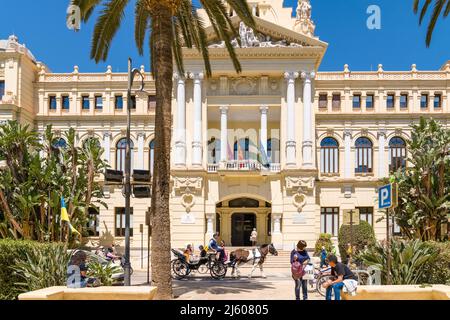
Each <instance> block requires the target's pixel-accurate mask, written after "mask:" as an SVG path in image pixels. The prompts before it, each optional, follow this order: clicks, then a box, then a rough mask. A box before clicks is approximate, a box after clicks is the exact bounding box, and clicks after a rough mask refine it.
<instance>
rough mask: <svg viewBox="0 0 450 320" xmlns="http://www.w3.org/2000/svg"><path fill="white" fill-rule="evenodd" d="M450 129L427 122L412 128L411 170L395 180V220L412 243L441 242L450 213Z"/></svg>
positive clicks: (408, 168) (399, 173)
mask: <svg viewBox="0 0 450 320" xmlns="http://www.w3.org/2000/svg"><path fill="white" fill-rule="evenodd" d="M449 150H450V129H446V128H445V127H444V126H443V125H442V124H440V123H439V122H437V121H435V120H433V119H429V120H426V119H424V118H421V119H420V123H419V124H418V125H413V126H412V137H411V140H410V141H408V152H409V154H410V157H409V158H408V167H407V169H406V170H399V171H398V172H396V173H395V174H394V175H393V177H392V178H393V179H394V180H395V182H397V183H398V186H399V206H398V208H396V209H395V212H394V217H395V219H396V221H397V223H398V225H399V226H400V227H401V229H402V231H403V234H404V235H405V236H407V237H408V238H410V239H414V238H417V239H421V240H423V241H429V240H437V241H439V240H441V239H442V238H443V236H444V234H441V225H442V224H444V223H447V215H448V214H449V213H450V157H449Z"/></svg>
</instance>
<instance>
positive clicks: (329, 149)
mask: <svg viewBox="0 0 450 320" xmlns="http://www.w3.org/2000/svg"><path fill="white" fill-rule="evenodd" d="M320 172H322V173H325V174H334V173H339V148H338V147H337V146H322V147H321V148H320Z"/></svg>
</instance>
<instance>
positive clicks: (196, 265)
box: [171, 249, 227, 280]
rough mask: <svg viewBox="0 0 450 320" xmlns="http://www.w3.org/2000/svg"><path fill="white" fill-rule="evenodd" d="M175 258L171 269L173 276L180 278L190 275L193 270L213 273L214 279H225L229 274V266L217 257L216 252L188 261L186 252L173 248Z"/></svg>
mask: <svg viewBox="0 0 450 320" xmlns="http://www.w3.org/2000/svg"><path fill="white" fill-rule="evenodd" d="M172 253H173V254H174V255H175V257H176V258H175V259H173V260H172V264H171V270H172V278H174V279H177V280H180V279H185V278H186V277H188V276H189V275H190V274H191V273H192V272H198V273H200V274H207V273H208V272H209V273H210V274H211V277H212V278H214V279H223V278H224V277H225V275H226V274H227V266H226V265H225V264H224V263H223V261H221V260H219V259H217V257H216V253H214V252H208V253H207V254H206V257H203V258H200V259H198V260H196V261H187V259H186V257H185V256H184V254H183V253H182V252H180V251H178V250H175V249H172Z"/></svg>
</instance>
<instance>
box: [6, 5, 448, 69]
mask: <svg viewBox="0 0 450 320" xmlns="http://www.w3.org/2000/svg"><path fill="white" fill-rule="evenodd" d="M131 2H134V1H131ZM311 2H312V5H313V19H314V21H315V23H316V25H317V29H316V35H318V36H319V37H320V39H321V40H323V41H326V42H328V43H329V48H328V52H327V54H326V56H325V59H324V60H323V63H322V65H321V67H320V70H321V71H337V70H343V65H344V64H345V63H348V64H349V65H350V69H351V70H371V69H376V66H377V65H378V64H379V63H382V64H383V66H384V69H385V70H409V68H410V67H411V64H412V63H416V64H417V67H418V69H419V70H432V69H438V68H440V67H441V66H442V65H443V64H444V62H445V61H447V60H450V41H449V40H448V39H449V35H450V18H447V19H444V20H441V21H440V22H439V23H438V25H437V28H436V31H435V34H434V39H433V43H432V45H431V47H430V48H426V46H425V40H424V39H425V31H426V28H425V26H422V27H419V26H418V17H417V16H416V15H414V13H413V12H412V3H413V1H412V0H312V1H311ZM68 3H69V0H40V1H32V0H16V1H8V0H0V4H1V5H0V7H1V8H2V18H1V19H0V38H2V39H6V38H7V37H8V35H10V34H12V33H14V34H16V35H17V36H18V37H19V41H20V42H22V43H25V44H26V45H27V47H28V48H30V49H31V51H32V52H33V54H34V55H35V56H36V58H37V59H38V60H40V61H43V62H45V63H46V64H47V65H48V66H49V67H50V68H51V70H52V71H53V72H70V71H72V70H73V66H74V65H78V66H79V67H80V71H81V72H103V71H105V70H106V66H107V65H112V67H113V71H125V70H126V65H127V58H128V56H131V57H132V58H133V60H134V65H135V66H139V65H141V64H144V65H145V66H146V69H147V70H148V65H149V63H148V61H149V55H148V50H147V51H146V52H145V55H144V57H140V56H139V55H138V53H137V51H136V49H135V45H134V40H133V39H134V37H133V8H132V7H131V6H130V7H129V8H128V9H127V12H126V18H125V21H124V24H123V27H122V28H121V30H120V31H119V32H118V34H117V35H116V38H115V40H114V42H113V45H112V47H111V52H110V55H109V57H108V60H107V61H106V62H102V63H99V64H96V63H95V62H94V61H92V60H90V58H89V47H90V40H91V35H92V30H93V25H94V23H93V22H94V19H91V21H90V22H89V24H87V25H83V26H82V29H81V31H80V32H78V33H75V32H73V31H70V30H68V29H67V28H66V25H65V11H66V8H67V5H68ZM296 4H297V0H285V1H284V6H285V7H289V6H290V7H295V6H296ZM369 5H378V6H380V8H381V13H382V16H381V21H382V28H381V30H369V29H368V28H367V27H366V20H367V18H368V14H367V13H366V10H367V8H368V6H369Z"/></svg>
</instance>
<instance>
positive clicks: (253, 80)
mask: <svg viewBox="0 0 450 320" xmlns="http://www.w3.org/2000/svg"><path fill="white" fill-rule="evenodd" d="M222 82H223V83H224V88H220V89H219V79H211V80H209V82H208V94H209V95H211V96H219V95H230V96H236V95H237V96H247V95H259V94H261V95H269V96H276V95H279V94H281V90H280V88H281V87H280V79H277V78H267V77H266V78H264V77H239V78H227V81H222Z"/></svg>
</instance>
